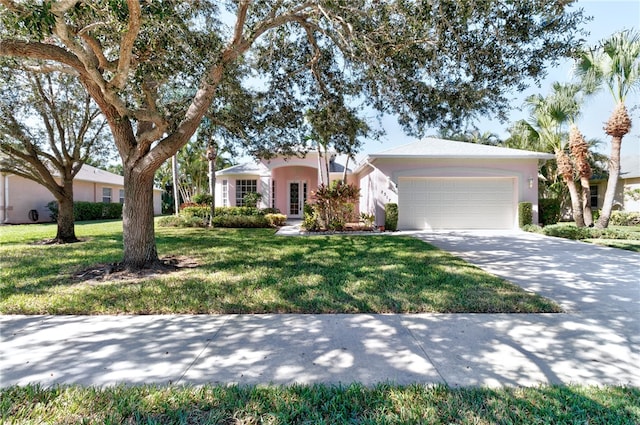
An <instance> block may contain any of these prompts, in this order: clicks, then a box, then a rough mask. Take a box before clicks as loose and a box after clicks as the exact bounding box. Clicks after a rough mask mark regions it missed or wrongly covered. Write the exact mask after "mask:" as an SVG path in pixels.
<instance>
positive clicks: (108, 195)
mask: <svg viewBox="0 0 640 425" xmlns="http://www.w3.org/2000/svg"><path fill="white" fill-rule="evenodd" d="M112 195H113V190H112V189H111V188H110V187H103V188H102V202H104V203H105V204H110V203H111V199H112Z"/></svg>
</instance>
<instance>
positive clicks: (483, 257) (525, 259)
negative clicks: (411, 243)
mask: <svg viewBox="0 0 640 425" xmlns="http://www.w3.org/2000/svg"><path fill="white" fill-rule="evenodd" d="M400 233H401V234H408V235H411V236H414V237H416V238H418V239H421V240H423V241H425V242H428V243H430V244H432V245H435V246H437V247H438V248H440V249H443V250H445V251H448V252H450V253H452V254H454V255H456V256H458V257H461V258H463V259H465V260H467V261H468V262H470V263H472V264H474V265H476V266H478V267H480V268H481V269H483V270H485V271H487V272H489V273H492V274H495V275H497V276H500V277H502V278H504V279H506V280H508V281H510V282H513V283H515V284H517V285H519V286H521V287H523V288H525V289H526V290H528V291H532V292H536V293H538V294H540V295H543V296H545V297H548V298H551V299H553V300H555V301H556V302H558V303H559V304H560V305H562V307H563V308H564V310H565V311H566V312H568V313H580V314H583V315H588V316H594V317H595V316H604V317H611V316H620V317H627V318H632V317H634V318H635V319H638V318H639V315H640V254H638V253H634V252H631V251H625V250H622V249H616V248H607V247H600V246H597V245H593V244H588V243H585V242H578V241H571V240H567V239H561V238H554V237H549V236H544V235H539V234H535V233H527V232H519V231H518V232H506V231H504V232H501V231H456V232H453V231H451V232H445V231H440V232H400ZM635 322H636V323H637V322H638V321H637V320H635Z"/></svg>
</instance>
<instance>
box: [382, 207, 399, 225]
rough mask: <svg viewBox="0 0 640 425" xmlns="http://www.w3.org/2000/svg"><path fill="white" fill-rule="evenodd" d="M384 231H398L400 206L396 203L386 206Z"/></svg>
mask: <svg viewBox="0 0 640 425" xmlns="http://www.w3.org/2000/svg"><path fill="white" fill-rule="evenodd" d="M384 229H385V230H390V231H396V230H398V204H396V203H394V202H389V203H388V204H385V205H384Z"/></svg>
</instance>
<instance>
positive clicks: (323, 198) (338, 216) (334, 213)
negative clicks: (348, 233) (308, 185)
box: [305, 180, 360, 230]
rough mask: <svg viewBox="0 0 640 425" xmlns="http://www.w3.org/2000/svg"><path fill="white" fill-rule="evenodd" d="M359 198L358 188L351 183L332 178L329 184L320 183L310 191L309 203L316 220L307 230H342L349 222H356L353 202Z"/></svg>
mask: <svg viewBox="0 0 640 425" xmlns="http://www.w3.org/2000/svg"><path fill="white" fill-rule="evenodd" d="M359 198H360V188H358V187H357V186H355V185H353V184H349V183H344V182H343V181H342V180H334V181H332V182H331V184H330V185H329V186H325V185H323V184H321V185H320V186H319V187H318V189H317V190H315V191H312V192H311V201H310V202H309V205H310V206H311V208H312V210H313V215H312V216H311V217H312V218H313V219H314V220H315V221H316V222H315V223H310V226H309V227H310V228H306V227H305V228H306V229H307V230H312V229H318V230H343V229H344V227H345V225H346V224H347V223H349V222H354V221H355V222H357V221H358V219H357V218H356V216H355V204H356V203H357V202H358V200H359Z"/></svg>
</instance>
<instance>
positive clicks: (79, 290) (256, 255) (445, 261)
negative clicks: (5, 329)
mask: <svg viewBox="0 0 640 425" xmlns="http://www.w3.org/2000/svg"><path fill="white" fill-rule="evenodd" d="M158 233H159V235H158V247H159V251H160V252H161V253H163V252H166V251H169V252H172V253H180V254H181V255H186V256H192V257H196V258H197V259H198V261H199V263H200V264H201V266H200V267H198V268H197V269H195V270H194V271H193V272H191V271H189V272H179V273H175V274H174V273H171V274H168V275H166V276H164V277H163V278H153V279H146V280H143V281H141V282H123V283H119V282H117V281H114V282H108V283H107V284H100V285H77V286H76V287H74V288H73V290H68V291H66V293H65V294H64V295H61V296H57V297H55V298H54V299H53V300H52V301H50V302H49V304H48V307H47V306H45V307H42V308H41V309H40V310H38V309H35V310H33V311H31V312H32V313H54V314H78V313H79V314H83V313H99V314H103V313H139V314H152V313H336V312H340V313H394V312H395V313H398V312H405V313H406V312H483V313H489V312H541V311H542V312H557V311H558V308H557V306H556V305H555V304H553V303H552V302H550V301H548V300H545V299H542V298H541V297H538V296H536V295H534V294H531V293H527V292H524V291H522V290H520V289H519V288H517V287H514V286H513V285H510V284H508V283H506V282H504V281H502V280H501V279H498V278H495V277H493V276H491V275H488V274H486V273H483V272H481V271H480V270H479V269H477V268H475V267H473V266H470V265H469V264H468V263H466V262H464V261H462V260H460V259H458V258H456V257H453V256H450V255H448V254H446V253H445V252H442V251H440V250H437V249H435V248H433V247H432V246H430V245H428V244H425V243H423V242H421V241H419V240H416V239H414V238H399V237H384V236H377V237H370V236H323V237H308V238H283V237H274V236H273V231H271V230H255V229H244V230H243V229H215V230H213V231H211V230H203V229H196V230H184V229H181V230H180V231H175V230H168V231H164V230H163V231H159V232H158ZM96 243H97V244H100V243H101V242H100V241H96ZM114 243H116V242H112V245H111V247H109V245H108V244H104V243H103V244H102V245H103V249H112V250H113V249H114V248H115V247H114V246H113V244H114ZM105 245H106V246H105ZM40 248H43V247H40ZM94 249H96V250H98V248H97V247H94ZM78 257H79V258H80V259H78ZM89 258H91V257H89ZM68 259H72V260H75V261H82V262H83V263H86V262H87V261H88V259H87V258H86V257H83V256H78V254H77V253H73V252H71V253H68V254H60V255H59V256H58V257H57V258H56V259H55V261H54V260H51V261H53V265H51V266H50V269H49V270H48V271H47V273H52V271H51V270H53V269H55V268H56V267H57V268H58V270H59V269H60V268H62V267H63V266H62V265H63V264H65V262H66V261H68ZM89 261H90V260H89ZM64 267H65V268H67V269H73V267H71V266H69V265H65V266H64ZM73 271H75V270H72V272H73ZM68 279H69V278H68V277H67V280H66V281H65V280H64V279H62V278H58V279H51V280H49V281H46V280H45V279H41V280H38V281H36V282H34V283H32V284H26V285H22V286H20V287H17V286H16V287H13V288H10V289H9V290H6V289H5V293H9V294H12V293H16V294H29V293H36V294H37V293H40V294H42V296H43V297H44V296H46V293H47V291H48V290H49V289H50V288H51V287H56V286H62V285H67V284H68ZM45 305H46V303H45ZM4 309H5V311H6V312H13V311H11V310H10V307H8V306H5V308H4ZM15 312H20V311H15Z"/></svg>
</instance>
